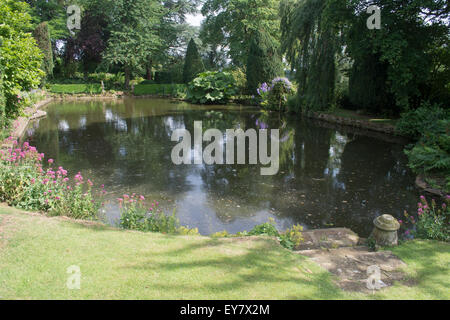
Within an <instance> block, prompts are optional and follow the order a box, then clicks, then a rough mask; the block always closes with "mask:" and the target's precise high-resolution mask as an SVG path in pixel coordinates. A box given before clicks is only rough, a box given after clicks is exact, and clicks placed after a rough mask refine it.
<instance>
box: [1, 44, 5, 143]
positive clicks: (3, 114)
mask: <svg viewBox="0 0 450 320" xmlns="http://www.w3.org/2000/svg"><path fill="white" fill-rule="evenodd" d="M0 46H1V44H0ZM5 128H6V99H5V95H4V93H3V68H2V66H1V65H0V139H2V138H5V137H2V132H3V130H5Z"/></svg>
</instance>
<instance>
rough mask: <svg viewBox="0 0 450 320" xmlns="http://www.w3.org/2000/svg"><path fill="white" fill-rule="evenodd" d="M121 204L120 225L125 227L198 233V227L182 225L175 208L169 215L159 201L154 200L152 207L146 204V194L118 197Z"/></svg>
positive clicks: (185, 233)
mask: <svg viewBox="0 0 450 320" xmlns="http://www.w3.org/2000/svg"><path fill="white" fill-rule="evenodd" d="M117 200H118V201H119V205H120V212H121V218H120V226H121V227H122V228H124V229H131V230H139V231H144V232H161V233H168V234H183V235H188V234H198V230H197V229H196V228H194V229H189V228H187V227H182V226H180V222H179V221H178V219H177V217H176V216H175V210H174V212H173V213H172V215H170V216H168V215H165V214H164V212H162V211H161V210H160V209H159V208H158V206H159V203H158V202H157V201H153V202H152V204H151V207H150V208H148V209H147V207H146V206H145V198H144V196H142V195H141V196H139V197H137V196H136V195H135V194H132V195H131V196H130V195H127V194H124V195H123V198H119V199H117Z"/></svg>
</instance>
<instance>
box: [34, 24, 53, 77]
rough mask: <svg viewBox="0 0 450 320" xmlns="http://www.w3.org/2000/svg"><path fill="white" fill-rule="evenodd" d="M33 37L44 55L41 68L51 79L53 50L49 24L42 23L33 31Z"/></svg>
mask: <svg viewBox="0 0 450 320" xmlns="http://www.w3.org/2000/svg"><path fill="white" fill-rule="evenodd" d="M33 37H34V39H35V40H36V42H37V45H38V47H39V49H41V51H42V53H43V55H44V59H43V61H42V67H41V68H42V70H43V71H44V72H45V73H46V75H47V77H51V76H52V74H53V50H52V43H51V42H50V32H49V30H48V24H47V23H46V22H42V23H40V24H39V25H38V26H37V27H36V29H34V31H33Z"/></svg>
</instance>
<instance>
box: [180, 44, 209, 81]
mask: <svg viewBox="0 0 450 320" xmlns="http://www.w3.org/2000/svg"><path fill="white" fill-rule="evenodd" d="M203 71H205V67H204V65H203V62H202V58H201V57H200V54H199V53H198V49H197V45H196V44H195V41H194V39H191V41H189V44H188V47H187V50H186V58H185V59H184V67H183V82H184V83H188V82H190V81H192V80H193V79H194V78H196V77H197V75H198V74H199V73H201V72H203Z"/></svg>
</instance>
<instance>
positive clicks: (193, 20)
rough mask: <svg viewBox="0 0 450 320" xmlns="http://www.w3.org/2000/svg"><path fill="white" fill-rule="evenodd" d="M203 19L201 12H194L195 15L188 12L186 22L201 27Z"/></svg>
mask: <svg viewBox="0 0 450 320" xmlns="http://www.w3.org/2000/svg"><path fill="white" fill-rule="evenodd" d="M202 20H203V16H202V14H201V13H198V14H194V15H193V14H188V15H187V16H186V22H187V23H189V24H190V25H193V26H197V27H199V26H200V24H201V22H202Z"/></svg>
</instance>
